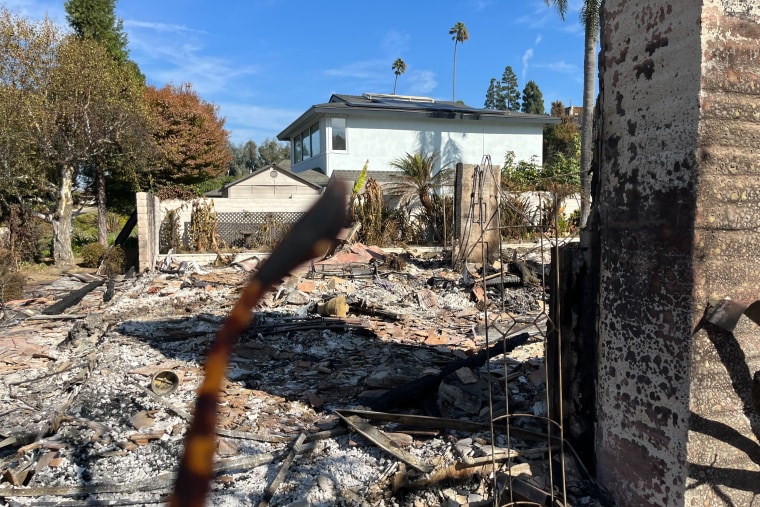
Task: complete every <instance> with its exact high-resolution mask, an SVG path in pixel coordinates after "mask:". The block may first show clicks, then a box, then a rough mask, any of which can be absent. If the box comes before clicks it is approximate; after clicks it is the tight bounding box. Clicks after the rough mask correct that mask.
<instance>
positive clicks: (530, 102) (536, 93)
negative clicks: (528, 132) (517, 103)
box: [522, 80, 546, 114]
mask: <svg viewBox="0 0 760 507" xmlns="http://www.w3.org/2000/svg"><path fill="white" fill-rule="evenodd" d="M522 112H523V113H532V114H546V109H545V108H544V96H543V94H542V93H541V90H539V88H538V85H537V84H536V82H535V81H533V80H530V81H528V82H527V83H526V85H525V88H524V89H523V95H522Z"/></svg>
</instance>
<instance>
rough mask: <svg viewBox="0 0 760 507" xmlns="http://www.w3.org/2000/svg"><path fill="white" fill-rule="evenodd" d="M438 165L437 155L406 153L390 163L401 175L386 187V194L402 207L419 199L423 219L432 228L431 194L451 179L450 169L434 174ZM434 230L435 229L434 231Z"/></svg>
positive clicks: (435, 153)
mask: <svg viewBox="0 0 760 507" xmlns="http://www.w3.org/2000/svg"><path fill="white" fill-rule="evenodd" d="M437 163H438V153H437V152H433V153H429V154H425V153H414V154H410V153H407V154H406V155H405V156H403V157H400V158H397V159H395V160H393V161H392V162H391V164H390V165H391V167H394V168H396V169H400V170H401V172H402V174H401V175H399V176H397V177H395V178H394V182H393V183H391V184H389V185H388V193H389V194H390V195H393V196H395V197H396V198H397V199H398V200H399V203H400V204H401V205H402V206H409V205H410V204H411V203H412V202H413V201H414V199H415V198H417V199H419V201H420V204H421V205H422V209H423V211H424V214H425V218H426V219H427V220H428V223H429V224H430V225H431V226H432V225H433V224H434V223H435V217H434V212H433V210H434V206H433V199H432V197H431V194H433V193H435V192H437V191H438V190H439V189H440V188H441V187H442V186H443V185H445V184H447V183H448V182H449V180H450V179H451V170H450V169H441V170H440V171H438V172H436V173H434V171H435V168H436V165H437ZM434 230H435V229H434Z"/></svg>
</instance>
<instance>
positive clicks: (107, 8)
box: [64, 0, 145, 82]
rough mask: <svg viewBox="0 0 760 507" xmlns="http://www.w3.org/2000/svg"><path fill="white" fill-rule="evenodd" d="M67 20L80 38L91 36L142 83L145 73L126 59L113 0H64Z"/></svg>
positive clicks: (122, 24) (122, 33) (127, 56)
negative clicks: (128, 68)
mask: <svg viewBox="0 0 760 507" xmlns="http://www.w3.org/2000/svg"><path fill="white" fill-rule="evenodd" d="M64 8H65V9H66V21H68V23H69V26H71V28H72V29H73V30H74V33H75V34H76V35H77V36H78V37H79V38H81V39H92V40H95V41H98V42H99V43H101V44H103V46H105V48H106V51H108V54H109V55H111V57H112V58H113V59H114V60H116V61H117V62H119V63H121V64H124V65H127V66H128V67H130V69H131V70H132V72H133V73H134V74H135V76H136V77H137V78H138V79H140V80H141V81H143V82H145V76H143V74H142V73H141V72H140V68H139V67H138V66H137V64H136V63H135V62H133V61H132V60H130V59H129V49H127V43H128V39H127V34H126V33H124V22H123V21H122V20H121V19H119V18H117V17H116V13H115V10H116V0H66V2H64Z"/></svg>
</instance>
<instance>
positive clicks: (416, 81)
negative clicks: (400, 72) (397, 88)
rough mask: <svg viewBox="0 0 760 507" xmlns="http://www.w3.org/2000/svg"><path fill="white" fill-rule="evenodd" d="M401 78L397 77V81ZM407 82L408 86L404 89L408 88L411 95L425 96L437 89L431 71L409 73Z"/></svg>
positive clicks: (436, 82) (434, 77) (433, 74)
mask: <svg viewBox="0 0 760 507" xmlns="http://www.w3.org/2000/svg"><path fill="white" fill-rule="evenodd" d="M402 77H403V76H402ZM402 77H399V80H400V79H401V78H402ZM407 81H409V83H410V84H409V85H407V86H405V87H404V88H408V89H409V90H410V93H411V94H413V95H427V94H429V93H430V92H432V91H433V90H435V89H436V88H437V87H438V81H437V80H436V76H435V72H433V71H432V70H417V71H411V72H409V75H408V76H407Z"/></svg>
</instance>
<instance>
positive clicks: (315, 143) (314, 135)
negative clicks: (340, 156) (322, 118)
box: [311, 124, 322, 157]
mask: <svg viewBox="0 0 760 507" xmlns="http://www.w3.org/2000/svg"><path fill="white" fill-rule="evenodd" d="M321 152H322V150H321V149H320V146H319V124H317V125H312V127H311V156H312V157H316V156H317V155H319V154H320V153H321Z"/></svg>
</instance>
